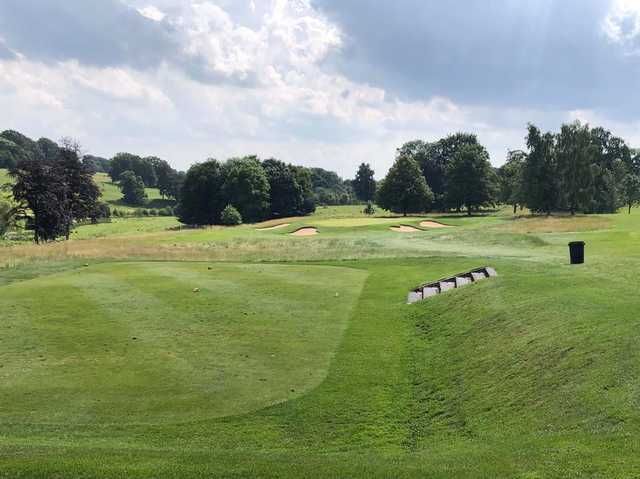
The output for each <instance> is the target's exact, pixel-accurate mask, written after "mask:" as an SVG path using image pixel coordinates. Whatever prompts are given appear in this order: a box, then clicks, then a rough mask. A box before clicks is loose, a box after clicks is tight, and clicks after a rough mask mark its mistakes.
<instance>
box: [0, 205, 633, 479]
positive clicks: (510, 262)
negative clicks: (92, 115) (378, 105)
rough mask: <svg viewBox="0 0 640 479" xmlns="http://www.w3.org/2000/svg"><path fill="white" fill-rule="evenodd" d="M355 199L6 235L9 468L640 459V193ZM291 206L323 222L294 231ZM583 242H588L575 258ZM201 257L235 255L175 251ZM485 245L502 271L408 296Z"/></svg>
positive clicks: (2, 272)
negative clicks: (595, 204)
mask: <svg viewBox="0 0 640 479" xmlns="http://www.w3.org/2000/svg"><path fill="white" fill-rule="evenodd" d="M347 209H348V208H334V209H333V210H332V211H333V213H332V216H328V215H327V212H326V211H325V212H324V213H325V215H324V216H323V215H321V214H319V215H318V216H312V217H308V218H292V219H288V220H287V221H286V222H287V223H290V225H289V226H288V227H286V228H283V229H280V230H268V231H257V230H256V227H255V225H245V226H240V227H236V228H222V227H214V228H206V229H196V230H188V229H186V230H182V231H177V230H171V231H167V230H166V228H171V224H170V223H166V224H165V223H162V224H160V222H161V221H165V219H163V218H144V219H139V220H140V221H138V219H127V220H121V221H122V223H121V222H120V220H119V221H118V222H116V223H112V224H106V225H98V226H95V227H92V226H87V227H82V228H80V230H79V231H78V233H77V235H78V236H76V237H77V238H78V239H75V240H72V241H70V242H68V243H60V244H53V245H47V246H45V247H39V248H35V247H29V246H27V245H21V246H17V247H6V248H0V254H2V253H5V254H7V255H9V254H10V255H12V256H11V257H13V258H15V257H16V256H19V255H24V258H23V259H21V260H20V262H18V263H16V265H15V266H10V265H11V264H12V263H11V260H9V261H8V262H7V263H5V264H8V265H9V266H7V267H5V268H4V269H0V278H1V279H2V283H0V284H3V283H4V284H5V285H4V286H0V310H2V311H4V315H3V318H2V322H0V366H1V367H0V378H1V381H0V394H1V397H0V404H2V407H1V408H0V430H1V431H2V434H0V477H7V478H13V477H29V478H31V477H40V478H49V477H56V476H58V477H96V478H98V477H109V478H116V477H123V476H125V477H140V478H142V477H145V478H146V477H169V478H184V477H247V478H249V477H292V478H294V477H295V478H297V477H318V478H321V477H322V478H324V477H380V478H386V477H416V478H422V477H437V478H440V477H441V478H448V477H468V478H476V477H492V478H493V477H505V478H510V477H558V478H560V477H629V476H630V475H632V473H633V471H635V470H637V468H638V467H640V459H638V457H640V455H639V453H640V441H637V440H636V439H635V438H636V437H637V435H638V434H640V415H639V414H638V412H637V410H638V408H637V406H638V401H639V399H638V398H639V397H640V396H639V395H638V390H639V389H640V369H638V367H637V364H638V363H639V361H640V352H638V351H636V349H637V348H635V347H634V345H635V344H636V343H637V341H638V333H637V331H638V330H639V329H640V319H639V317H638V315H637V311H638V310H639V309H640V299H638V298H637V297H636V295H635V289H636V282H635V276H636V274H637V270H638V268H639V267H640V246H639V245H640V243H638V242H637V238H638V235H640V215H639V214H637V211H634V214H632V215H626V214H619V215H602V216H580V217H575V218H571V217H567V216H562V217H552V218H544V217H529V218H524V217H523V218H520V219H512V217H511V216H509V215H508V214H506V213H505V212H498V213H496V214H493V215H490V216H477V217H472V218H465V217H464V216H453V217H445V218H442V217H438V216H436V218H435V219H436V220H438V221H442V222H446V223H450V224H455V225H457V227H455V228H448V229H440V230H438V229H434V230H428V229H425V230H424V231H418V232H414V233H396V232H393V231H390V230H389V228H388V227H389V225H391V224H400V223H402V224H411V225H418V224H419V222H420V221H421V219H422V218H421V217H410V218H406V219H404V218H403V219H402V220H401V221H400V222H398V221H397V220H396V219H395V218H367V217H364V216H360V215H357V214H354V215H353V216H352V217H351V218H349V217H348V214H350V213H349V212H348V211H347ZM168 220H169V219H167V221H168ZM156 222H157V223H156ZM390 222H391V223H390ZM276 223H277V222H276ZM323 223H324V224H323ZM269 224H270V223H269ZM304 225H317V226H318V227H319V228H320V234H319V235H317V236H315V237H312V238H296V237H292V236H290V235H289V234H288V233H289V232H291V231H294V230H295V229H297V228H299V227H301V226H304ZM91 228H104V229H103V230H102V231H99V230H98V229H95V230H93V231H94V232H95V234H90V233H89V232H90V231H91ZM82 238H84V239H82ZM576 239H582V240H585V241H586V242H587V263H586V264H585V265H581V266H570V265H569V264H568V252H567V242H568V241H572V240H576ZM38 255H42V256H41V259H40V260H38V261H35V260H34V259H33V258H35V257H38ZM4 257H5V258H8V257H9V256H4ZM110 257H112V258H127V257H128V258H132V259H139V258H146V259H147V261H131V260H129V261H128V262H112V261H111V260H110ZM28 258H31V259H28ZM80 258H88V259H80ZM92 258H100V260H99V261H98V260H97V259H95V260H94V259H92ZM166 258H171V259H173V260H174V261H168V262H167V261H149V260H151V259H158V260H159V259H166ZM207 258H213V259H216V260H220V261H224V262H215V263H211V262H202V261H199V262H184V261H178V260H185V259H207ZM304 259H306V260H312V259H313V260H317V261H314V262H311V261H302V260H304ZM5 261H6V260H5ZM85 261H88V266H87V267H85V266H83V263H84V262H85ZM267 261H270V262H273V261H277V262H279V263H278V264H272V263H267ZM486 264H490V265H492V266H494V267H495V268H496V269H497V270H498V273H499V277H498V278H494V279H490V280H486V281H484V282H481V283H479V284H474V285H471V286H468V287H466V288H463V289H460V290H456V291H452V292H448V293H446V294H442V295H440V296H438V297H436V298H433V299H431V300H428V301H425V302H422V303H419V304H415V305H411V306H408V305H406V304H405V300H406V295H407V292H408V291H409V290H410V289H411V288H413V287H415V286H416V285H418V284H420V283H423V282H426V281H429V280H435V279H438V278H440V277H444V276H446V275H450V274H453V273H457V272H460V271H465V270H469V269H472V268H475V267H478V266H482V265H486ZM209 268H211V269H209ZM194 288H199V292H194ZM134 338H135V339H134Z"/></svg>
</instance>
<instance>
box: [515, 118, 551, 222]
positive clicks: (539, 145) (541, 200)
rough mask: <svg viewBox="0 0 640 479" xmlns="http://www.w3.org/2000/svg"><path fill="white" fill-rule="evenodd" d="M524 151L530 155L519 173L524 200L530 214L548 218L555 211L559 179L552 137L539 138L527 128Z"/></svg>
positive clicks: (537, 133)
mask: <svg viewBox="0 0 640 479" xmlns="http://www.w3.org/2000/svg"><path fill="white" fill-rule="evenodd" d="M527 129H528V133H527V138H526V140H527V147H528V149H529V152H528V154H527V160H526V162H525V165H524V169H523V173H522V182H523V193H524V200H525V203H526V206H527V208H529V209H530V210H531V211H539V212H544V213H546V214H547V215H550V214H551V211H553V210H554V209H555V208H557V207H558V199H559V178H558V169H557V164H556V158H555V141H556V140H555V136H554V135H553V134H551V133H544V134H542V133H541V132H540V130H539V129H538V127H536V126H535V125H532V124H529V125H528V127H527Z"/></svg>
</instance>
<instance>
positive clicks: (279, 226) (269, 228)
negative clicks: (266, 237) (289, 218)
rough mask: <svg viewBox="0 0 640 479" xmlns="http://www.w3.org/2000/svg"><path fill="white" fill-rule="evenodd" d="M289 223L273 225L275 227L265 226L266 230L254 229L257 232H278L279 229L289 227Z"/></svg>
mask: <svg viewBox="0 0 640 479" xmlns="http://www.w3.org/2000/svg"><path fill="white" fill-rule="evenodd" d="M290 224H291V223H282V224H279V225H275V226H267V227H266V228H256V229H257V230H258V231H270V230H279V229H281V228H286V227H287V226H289V225H290Z"/></svg>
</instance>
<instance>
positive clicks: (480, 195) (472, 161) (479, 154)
mask: <svg viewBox="0 0 640 479" xmlns="http://www.w3.org/2000/svg"><path fill="white" fill-rule="evenodd" d="M493 175H494V172H493V169H492V167H491V163H490V162H489V153H487V150H485V149H484V147H483V146H481V145H477V144H476V145H465V146H463V147H462V148H460V149H459V150H458V151H457V153H456V154H455V156H454V157H453V159H452V160H451V161H450V162H449V164H448V165H447V204H448V205H449V206H450V207H454V208H457V209H460V208H461V207H463V206H464V207H466V208H467V214H468V215H469V216H471V212H472V210H473V209H474V208H476V209H477V208H480V207H481V206H485V205H487V204H490V203H492V202H493V200H494V191H493V185H494V179H493Z"/></svg>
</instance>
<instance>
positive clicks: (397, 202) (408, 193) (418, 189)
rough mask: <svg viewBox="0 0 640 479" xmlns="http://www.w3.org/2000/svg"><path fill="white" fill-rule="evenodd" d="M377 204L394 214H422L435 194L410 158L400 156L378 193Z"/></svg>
mask: <svg viewBox="0 0 640 479" xmlns="http://www.w3.org/2000/svg"><path fill="white" fill-rule="evenodd" d="M376 196H377V203H378V204H379V205H380V206H381V207H382V208H385V209H388V210H390V211H393V212H394V213H402V214H403V215H405V216H406V215H407V214H408V213H421V212H423V211H427V210H428V209H429V206H430V205H431V203H432V201H433V192H432V191H431V189H430V188H429V186H428V185H427V182H426V181H425V179H424V176H422V172H421V171H420V167H419V166H418V163H416V162H415V161H414V160H413V159H411V158H410V157H408V156H399V157H398V158H397V159H396V161H395V163H394V164H393V166H392V167H391V169H390V170H389V172H388V173H387V176H386V177H385V179H384V180H383V181H382V183H381V184H380V186H379V188H378V192H377V195H376Z"/></svg>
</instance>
